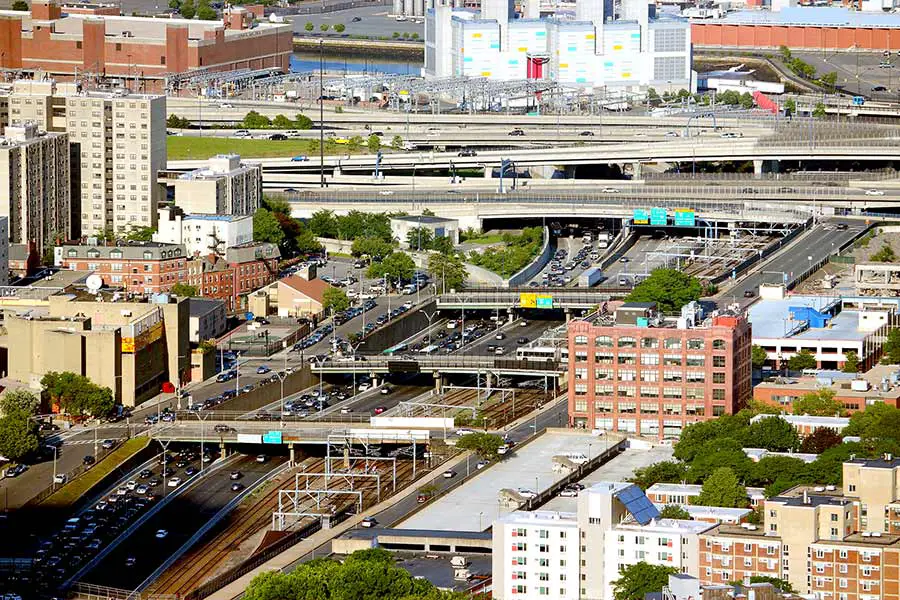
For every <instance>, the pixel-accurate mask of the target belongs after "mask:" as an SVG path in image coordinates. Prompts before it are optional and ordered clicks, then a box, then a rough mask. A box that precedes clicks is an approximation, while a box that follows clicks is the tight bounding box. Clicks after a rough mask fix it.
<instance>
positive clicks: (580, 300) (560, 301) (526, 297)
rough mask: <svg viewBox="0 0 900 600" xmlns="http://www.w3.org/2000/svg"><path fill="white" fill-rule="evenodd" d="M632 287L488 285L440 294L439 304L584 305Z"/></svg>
mask: <svg viewBox="0 0 900 600" xmlns="http://www.w3.org/2000/svg"><path fill="white" fill-rule="evenodd" d="M630 292H631V288H630V287H618V286H606V287H593V288H590V289H587V288H581V289H578V288H533V287H524V288H510V289H506V288H487V289H477V288H475V289H467V290H466V291H465V292H462V293H448V294H440V295H439V296H437V308H438V309H444V310H462V309H466V310H496V309H503V310H514V309H516V308H532V309H547V310H552V309H557V310H560V309H561V310H564V311H566V312H568V311H569V310H571V309H585V308H591V307H592V306H597V305H598V304H602V303H603V302H606V301H608V300H613V299H618V298H624V297H625V296H627V295H628V294H629V293H630Z"/></svg>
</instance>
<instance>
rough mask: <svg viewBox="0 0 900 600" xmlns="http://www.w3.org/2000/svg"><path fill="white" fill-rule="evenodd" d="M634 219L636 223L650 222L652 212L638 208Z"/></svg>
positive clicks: (645, 223) (644, 223)
mask: <svg viewBox="0 0 900 600" xmlns="http://www.w3.org/2000/svg"><path fill="white" fill-rule="evenodd" d="M632 220H633V221H634V224H635V225H647V224H648V223H650V214H649V213H648V212H647V211H646V210H644V209H643V208H636V209H634V216H633V217H632Z"/></svg>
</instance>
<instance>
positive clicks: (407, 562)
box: [397, 553, 492, 592]
mask: <svg viewBox="0 0 900 600" xmlns="http://www.w3.org/2000/svg"><path fill="white" fill-rule="evenodd" d="M452 556H453V555H450V554H444V555H441V554H432V553H428V555H421V554H412V553H401V554H399V555H398V558H399V559H400V560H398V561H397V566H398V567H401V568H403V569H405V570H406V571H408V572H409V574H410V575H412V576H413V577H422V578H424V579H426V580H428V581H430V582H431V583H432V584H434V586H435V587H437V588H439V589H442V590H452V591H457V592H462V591H465V590H468V589H469V588H470V587H472V586H473V585H476V584H477V583H478V582H479V581H480V580H484V579H486V578H488V577H490V575H491V571H492V564H491V557H490V556H478V555H466V567H465V568H466V569H468V570H469V577H468V578H467V579H456V578H455V577H454V574H455V571H456V568H455V567H454V566H453V565H452V564H451V563H450V559H451V558H452Z"/></svg>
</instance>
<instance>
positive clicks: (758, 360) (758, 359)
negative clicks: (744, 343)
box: [750, 344, 769, 369]
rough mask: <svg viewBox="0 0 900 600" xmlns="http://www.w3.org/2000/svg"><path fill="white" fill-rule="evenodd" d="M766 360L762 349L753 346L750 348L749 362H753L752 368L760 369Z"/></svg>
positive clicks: (766, 356) (765, 354)
mask: <svg viewBox="0 0 900 600" xmlns="http://www.w3.org/2000/svg"><path fill="white" fill-rule="evenodd" d="M768 359H769V355H768V353H767V352H766V351H765V350H763V349H762V347H760V346H757V345H756V344H753V346H752V347H751V348H750V360H751V361H752V362H753V368H754V369H761V368H762V367H763V365H765V364H766V361H767V360H768Z"/></svg>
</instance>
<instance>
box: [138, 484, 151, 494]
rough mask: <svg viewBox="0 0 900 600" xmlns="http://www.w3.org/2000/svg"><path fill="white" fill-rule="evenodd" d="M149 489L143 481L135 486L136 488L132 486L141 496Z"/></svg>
mask: <svg viewBox="0 0 900 600" xmlns="http://www.w3.org/2000/svg"><path fill="white" fill-rule="evenodd" d="M149 491H150V488H149V486H146V485H144V484H143V483H142V484H141V485H139V486H137V487H136V488H134V493H135V494H138V495H141V496H146V495H147V492H149Z"/></svg>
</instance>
